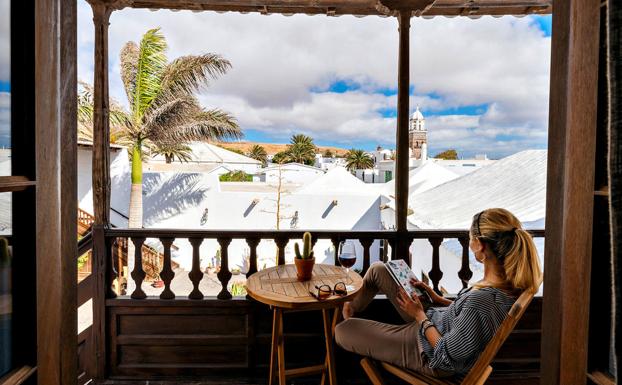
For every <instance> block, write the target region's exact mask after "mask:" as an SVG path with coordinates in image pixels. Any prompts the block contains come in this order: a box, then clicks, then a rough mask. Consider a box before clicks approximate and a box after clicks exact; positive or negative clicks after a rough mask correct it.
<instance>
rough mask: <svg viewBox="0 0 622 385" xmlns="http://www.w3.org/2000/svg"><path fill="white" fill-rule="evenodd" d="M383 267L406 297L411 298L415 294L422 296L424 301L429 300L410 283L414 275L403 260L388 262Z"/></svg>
mask: <svg viewBox="0 0 622 385" xmlns="http://www.w3.org/2000/svg"><path fill="white" fill-rule="evenodd" d="M384 267H386V268H387V271H388V272H389V275H391V277H392V278H393V280H394V281H395V283H397V284H398V285H400V286H401V287H402V288H404V290H406V292H407V293H408V295H410V296H412V294H413V293H415V294H417V296H422V295H423V296H424V297H425V298H426V299H429V298H428V295H427V293H424V292H423V291H421V290H419V289H418V288H416V287H415V286H413V285H412V284H411V283H410V280H411V279H413V278H415V279H416V277H415V273H413V271H412V270H410V267H408V264H407V263H406V262H405V261H404V260H403V259H396V260H394V261H388V262H387V263H385V264H384Z"/></svg>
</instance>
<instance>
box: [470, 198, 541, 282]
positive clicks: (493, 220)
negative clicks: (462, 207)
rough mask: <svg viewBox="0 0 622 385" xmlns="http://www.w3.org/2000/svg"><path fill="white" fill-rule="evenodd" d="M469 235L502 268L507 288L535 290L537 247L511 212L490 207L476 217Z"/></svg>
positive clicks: (537, 268) (537, 265)
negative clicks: (480, 244) (488, 251)
mask: <svg viewBox="0 0 622 385" xmlns="http://www.w3.org/2000/svg"><path fill="white" fill-rule="evenodd" d="M471 234H472V236H473V237H474V238H477V239H478V240H479V241H480V242H483V243H484V244H486V245H487V246H488V247H489V249H490V251H491V252H492V254H493V255H494V256H495V258H497V260H498V261H499V263H501V264H502V265H503V270H504V271H505V281H506V285H507V286H510V287H511V288H512V289H515V290H521V291H522V290H532V291H537V290H538V287H539V285H540V281H541V279H542V270H541V269H540V258H539V257H538V251H537V250H536V245H535V244H534V242H533V238H532V237H531V234H529V233H528V232H527V231H525V230H524V229H523V227H522V224H521V222H520V221H519V220H518V219H517V218H516V217H515V216H514V215H513V214H512V213H511V212H509V211H508V210H506V209H500V208H493V209H487V210H484V211H482V212H480V213H478V214H475V216H474V217H473V223H472V225H471Z"/></svg>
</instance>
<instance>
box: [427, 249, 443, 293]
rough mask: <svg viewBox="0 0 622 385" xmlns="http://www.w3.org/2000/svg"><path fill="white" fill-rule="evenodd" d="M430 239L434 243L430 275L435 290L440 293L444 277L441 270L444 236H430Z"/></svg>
mask: <svg viewBox="0 0 622 385" xmlns="http://www.w3.org/2000/svg"><path fill="white" fill-rule="evenodd" d="M429 241H430V244H431V245H432V270H430V272H429V273H428V276H429V277H430V279H431V280H432V283H433V284H434V291H436V292H437V293H439V294H440V293H441V289H440V286H439V282H440V281H441V278H443V271H442V270H441V264H440V251H439V248H440V247H441V243H443V238H430V239H429Z"/></svg>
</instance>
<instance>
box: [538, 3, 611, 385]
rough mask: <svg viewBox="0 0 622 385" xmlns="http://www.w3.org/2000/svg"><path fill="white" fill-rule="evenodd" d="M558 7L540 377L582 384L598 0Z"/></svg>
mask: <svg viewBox="0 0 622 385" xmlns="http://www.w3.org/2000/svg"><path fill="white" fill-rule="evenodd" d="M554 7H555V13H554V14H553V32H552V45H551V86H550V87H551V91H550V102H549V140H548V143H549V144H548V146H549V152H548V170H547V172H548V175H547V202H546V243H545V245H546V246H545V252H544V255H545V259H544V271H545V274H544V279H545V281H544V310H543V320H542V336H543V339H542V350H541V351H542V377H541V378H542V379H541V383H543V384H584V383H585V381H586V367H587V333H588V319H589V289H590V279H589V277H590V266H591V257H592V256H591V254H592V211H593V189H594V159H595V158H594V156H595V155H594V153H595V146H596V143H595V142H596V104H597V85H598V46H599V44H598V41H599V4H598V2H596V1H592V0H559V1H555V3H554Z"/></svg>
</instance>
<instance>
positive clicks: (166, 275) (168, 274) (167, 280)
mask: <svg viewBox="0 0 622 385" xmlns="http://www.w3.org/2000/svg"><path fill="white" fill-rule="evenodd" d="M173 240H174V239H173V238H162V239H160V241H161V242H162V246H164V261H163V263H162V265H163V266H162V271H161V272H160V278H161V279H162V280H163V281H164V290H162V293H160V298H161V299H175V293H173V291H172V290H171V281H173V278H174V277H175V272H173V268H172V266H171V245H172V244H173ZM156 258H157V257H156Z"/></svg>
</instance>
